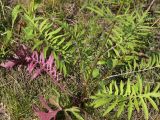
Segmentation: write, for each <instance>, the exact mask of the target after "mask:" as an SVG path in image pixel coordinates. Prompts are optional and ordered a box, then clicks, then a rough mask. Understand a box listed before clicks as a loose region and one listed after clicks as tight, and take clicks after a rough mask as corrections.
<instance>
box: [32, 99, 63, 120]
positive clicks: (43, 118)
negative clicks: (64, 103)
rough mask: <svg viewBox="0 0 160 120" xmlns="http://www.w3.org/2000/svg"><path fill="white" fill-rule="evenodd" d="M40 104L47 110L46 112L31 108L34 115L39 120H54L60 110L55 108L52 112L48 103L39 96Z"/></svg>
mask: <svg viewBox="0 0 160 120" xmlns="http://www.w3.org/2000/svg"><path fill="white" fill-rule="evenodd" d="M39 99H40V102H41V104H42V106H43V107H44V108H45V109H46V110H47V112H43V111H40V110H39V108H37V107H35V106H34V107H33V109H34V112H35V113H36V115H37V116H38V117H39V119H40V120H51V119H53V120H56V115H57V113H58V112H59V111H61V110H62V109H60V108H57V109H56V110H52V109H51V108H50V107H49V106H48V103H47V102H46V100H45V99H44V98H43V97H42V96H41V97H40V98H39Z"/></svg>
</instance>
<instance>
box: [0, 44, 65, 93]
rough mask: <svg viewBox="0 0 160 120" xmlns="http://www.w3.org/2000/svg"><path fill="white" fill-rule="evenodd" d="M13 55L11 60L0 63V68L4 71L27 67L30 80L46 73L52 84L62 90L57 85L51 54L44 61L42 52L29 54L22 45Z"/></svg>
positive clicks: (62, 88)
mask: <svg viewBox="0 0 160 120" xmlns="http://www.w3.org/2000/svg"><path fill="white" fill-rule="evenodd" d="M14 53H15V54H14V55H13V56H12V58H10V59H9V60H6V62H4V63H1V64H0V66H2V67H4V68H6V69H11V68H13V67H14V66H27V71H28V73H29V74H30V75H31V78H32V79H35V78H37V77H38V76H39V75H41V74H42V73H47V74H48V75H49V76H50V77H51V78H52V80H53V82H54V84H56V85H58V86H59V87H60V88H61V90H64V86H62V85H60V84H59V77H58V76H59V73H58V72H57V69H56V64H55V60H54V57H53V55H52V54H50V56H49V57H48V59H45V57H44V54H43V53H44V52H41V53H40V55H39V54H38V52H37V51H34V52H33V53H31V52H30V51H29V49H28V48H27V47H25V46H24V45H20V46H19V47H17V50H16V51H15V52H14Z"/></svg>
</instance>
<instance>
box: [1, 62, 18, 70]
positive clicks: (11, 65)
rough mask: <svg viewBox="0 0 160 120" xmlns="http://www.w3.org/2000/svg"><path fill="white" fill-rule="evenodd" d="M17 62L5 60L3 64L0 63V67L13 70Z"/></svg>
mask: <svg viewBox="0 0 160 120" xmlns="http://www.w3.org/2000/svg"><path fill="white" fill-rule="evenodd" d="M16 64H17V62H16V61H15V60H7V61H6V62H5V63H1V64H0V66H1V67H4V68H6V69H11V68H13V67H14V66H15V65H16Z"/></svg>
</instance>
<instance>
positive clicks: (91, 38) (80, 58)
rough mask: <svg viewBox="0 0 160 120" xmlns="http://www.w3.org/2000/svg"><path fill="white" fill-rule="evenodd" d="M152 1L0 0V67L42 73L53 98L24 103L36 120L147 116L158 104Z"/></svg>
mask: <svg viewBox="0 0 160 120" xmlns="http://www.w3.org/2000/svg"><path fill="white" fill-rule="evenodd" d="M157 6H159V4H157V3H156V0H152V1H148V2H146V1H143V2H141V3H140V2H139V1H132V0H108V1H106V0H86V1H81V0H78V1H76V2H75V1H72V0H67V1H63V0H61V1H58V2H57V1H56V0H51V1H50V0H48V2H45V1H43V0H40V1H39V0H31V1H28V3H27V5H24V4H23V2H21V4H20V3H18V4H16V5H15V6H13V8H9V7H7V6H5V3H4V2H3V1H1V10H2V12H1V13H0V19H1V20H2V22H0V34H1V35H0V40H1V41H0V43H1V45H0V46H1V49H0V61H2V62H1V64H0V66H1V67H4V68H6V69H9V70H11V69H15V68H17V67H18V69H23V70H24V72H25V74H28V75H29V76H30V77H29V79H30V80H32V81H33V79H36V81H39V80H40V79H39V75H42V76H45V75H48V77H50V79H51V81H52V87H53V88H54V92H53V91H52V92H53V96H52V97H51V96H50V95H48V94H45V93H44V92H43V94H40V97H39V100H40V102H41V105H42V106H40V105H39V106H37V105H38V104H37V102H36V105H35V104H32V103H29V104H32V108H31V109H33V111H34V113H35V114H36V115H37V116H38V117H39V119H40V120H51V119H54V120H61V119H62V120H63V119H67V120H74V119H77V120H88V119H91V120H92V119H93V120H94V119H125V118H123V115H127V116H128V117H127V119H132V116H133V114H135V113H136V114H144V115H143V116H144V119H146V120H148V119H149V118H150V111H151V110H155V111H157V112H159V106H160V102H159V101H160V81H159V80H160V74H159V70H160V47H159V46H157V44H158V45H159V30H160V29H159V26H158V25H159V21H160V19H159V18H158V16H159V13H160V9H159V8H158V7H157ZM156 7H157V8H156ZM154 8H156V9H154ZM5 9H6V10H7V11H5ZM7 12H8V14H9V12H10V15H8V16H7V15H6V14H7ZM10 18H11V20H9V19H10ZM6 21H7V24H5V22H6ZM12 46H16V47H12ZM45 80H46V81H47V80H48V78H46V79H45ZM46 89H52V88H46ZM36 96H39V94H36ZM45 98H46V99H47V98H48V99H47V100H48V101H49V102H47V100H46V99H45ZM36 100H37V97H36ZM42 108H44V109H45V110H44V109H42ZM18 119H19V118H18Z"/></svg>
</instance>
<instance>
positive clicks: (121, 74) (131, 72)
mask: <svg viewBox="0 0 160 120" xmlns="http://www.w3.org/2000/svg"><path fill="white" fill-rule="evenodd" d="M155 68H160V66H155V67H150V68H148V69H143V70H138V71H130V72H126V73H119V74H115V75H111V76H108V77H106V78H104V79H103V80H106V79H109V78H113V77H118V76H123V75H128V74H134V73H139V72H144V71H148V70H152V69H155Z"/></svg>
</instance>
